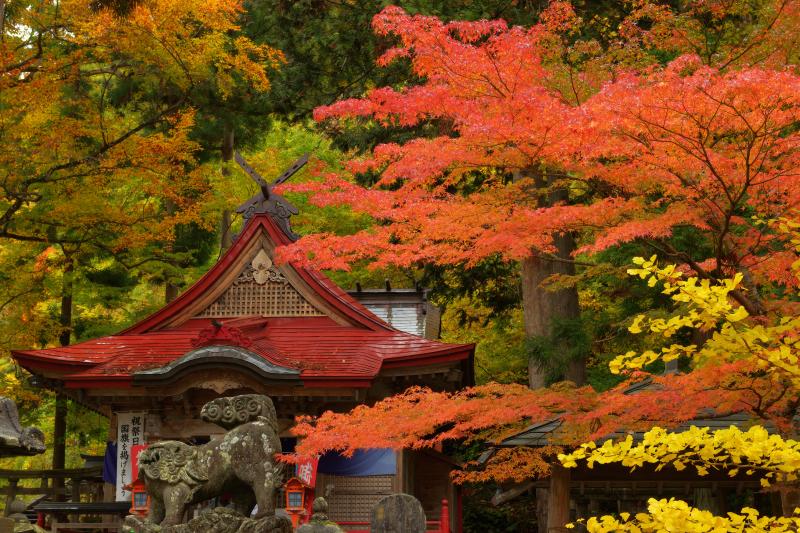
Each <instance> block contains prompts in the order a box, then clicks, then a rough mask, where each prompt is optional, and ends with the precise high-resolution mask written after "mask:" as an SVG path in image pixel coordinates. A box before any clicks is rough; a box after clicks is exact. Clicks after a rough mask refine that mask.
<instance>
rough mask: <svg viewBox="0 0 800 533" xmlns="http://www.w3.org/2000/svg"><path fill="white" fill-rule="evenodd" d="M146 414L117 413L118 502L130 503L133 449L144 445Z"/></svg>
mask: <svg viewBox="0 0 800 533" xmlns="http://www.w3.org/2000/svg"><path fill="white" fill-rule="evenodd" d="M144 443H145V442H144V413H117V501H118V502H121V501H130V499H131V493H130V492H129V491H127V490H125V489H124V488H123V487H125V485H128V484H129V483H130V482H131V481H133V480H132V478H131V470H132V466H131V448H132V447H133V446H136V445H137V444H144Z"/></svg>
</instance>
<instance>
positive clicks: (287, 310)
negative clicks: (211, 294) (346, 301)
mask: <svg viewBox="0 0 800 533" xmlns="http://www.w3.org/2000/svg"><path fill="white" fill-rule="evenodd" d="M197 316H198V317H203V318H225V317H238V316H322V313H321V312H320V311H319V310H318V309H317V308H316V307H314V306H313V305H311V303H309V302H308V300H306V299H305V298H304V297H303V296H302V295H301V294H300V293H299V292H298V291H297V289H295V288H294V287H293V286H292V284H291V283H289V280H288V279H286V277H285V276H284V275H283V274H282V273H281V272H280V271H279V270H278V269H277V268H276V267H275V265H273V264H272V260H271V259H270V258H269V255H267V253H266V252H265V251H264V250H263V249H262V250H260V251H259V252H258V253H257V254H256V256H255V257H254V258H253V260H252V261H251V262H250V263H248V264H247V265H245V267H244V268H243V269H242V271H241V273H240V274H239V276H238V277H237V278H236V279H235V280H234V281H233V283H232V284H231V286H230V287H229V288H228V289H227V290H226V291H225V292H224V293H223V294H222V296H220V297H219V298H217V300H216V301H215V302H214V303H212V304H211V305H209V306H208V307H207V308H206V309H204V310H203V311H202V312H201V313H200V314H199V315H197Z"/></svg>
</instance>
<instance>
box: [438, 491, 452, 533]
mask: <svg viewBox="0 0 800 533" xmlns="http://www.w3.org/2000/svg"><path fill="white" fill-rule="evenodd" d="M439 516H440V519H439V520H440V525H439V531H440V532H441V533H450V505H449V504H448V503H447V500H446V499H444V500H442V512H441V514H440V515H439Z"/></svg>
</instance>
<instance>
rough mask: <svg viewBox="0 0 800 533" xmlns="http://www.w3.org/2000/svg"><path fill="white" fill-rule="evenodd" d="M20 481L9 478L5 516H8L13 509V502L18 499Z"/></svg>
mask: <svg viewBox="0 0 800 533" xmlns="http://www.w3.org/2000/svg"><path fill="white" fill-rule="evenodd" d="M18 484H19V480H18V479H14V478H9V480H8V493H7V494H6V510H5V513H4V514H3V516H8V511H9V510H10V509H11V502H13V501H14V498H16V497H17V485H18Z"/></svg>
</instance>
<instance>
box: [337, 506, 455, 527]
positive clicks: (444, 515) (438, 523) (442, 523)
mask: <svg viewBox="0 0 800 533" xmlns="http://www.w3.org/2000/svg"><path fill="white" fill-rule="evenodd" d="M337 523H338V524H339V525H340V526H341V527H342V529H344V530H345V531H346V532H347V533H362V532H364V531H369V522H337ZM425 525H426V526H427V527H426V531H428V533H451V532H450V504H449V503H448V502H447V500H442V512H441V515H440V517H439V520H428V521H427V522H425Z"/></svg>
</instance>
